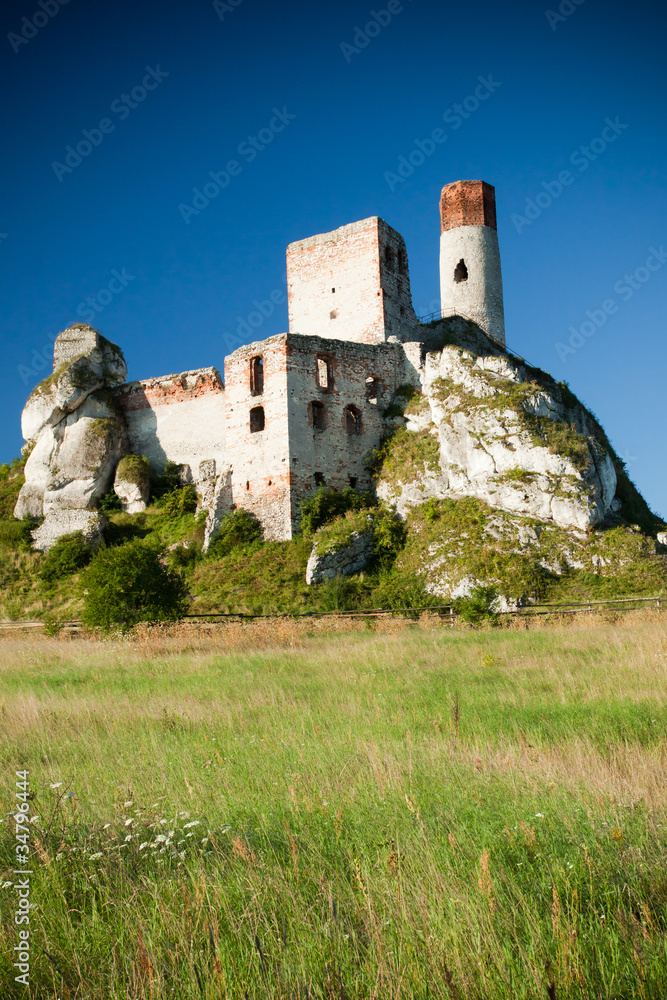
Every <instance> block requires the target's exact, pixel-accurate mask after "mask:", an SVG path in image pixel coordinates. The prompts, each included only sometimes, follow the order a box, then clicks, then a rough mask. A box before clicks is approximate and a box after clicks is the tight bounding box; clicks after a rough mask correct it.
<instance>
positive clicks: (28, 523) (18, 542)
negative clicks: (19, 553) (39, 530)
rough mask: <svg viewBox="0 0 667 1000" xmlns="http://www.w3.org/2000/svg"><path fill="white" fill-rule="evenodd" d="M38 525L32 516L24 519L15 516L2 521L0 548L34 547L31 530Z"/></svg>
mask: <svg viewBox="0 0 667 1000" xmlns="http://www.w3.org/2000/svg"><path fill="white" fill-rule="evenodd" d="M35 527H36V522H35V521H33V520H32V518H29V517H24V518H23V520H22V521H18V520H16V519H14V518H12V519H11V520H7V521H4V520H3V521H0V549H9V550H11V551H15V550H16V549H22V550H24V551H25V550H26V549H30V548H32V537H31V532H32V530H33V529H34V528H35Z"/></svg>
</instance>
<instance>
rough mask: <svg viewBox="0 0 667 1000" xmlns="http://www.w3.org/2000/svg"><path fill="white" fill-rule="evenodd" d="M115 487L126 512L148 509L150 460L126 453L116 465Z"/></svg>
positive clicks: (135, 512) (133, 512)
mask: <svg viewBox="0 0 667 1000" xmlns="http://www.w3.org/2000/svg"><path fill="white" fill-rule="evenodd" d="M113 489H114V493H115V494H116V496H117V497H118V498H119V500H120V501H121V503H122V504H123V510H124V511H125V513H126V514H139V513H140V512H141V511H142V510H146V504H147V503H148V497H149V495H150V491H151V467H150V463H149V462H148V460H147V459H145V458H144V457H143V456H142V455H124V456H123V457H122V458H121V460H120V462H119V463H118V466H117V467H116V476H115V478H114V482H113Z"/></svg>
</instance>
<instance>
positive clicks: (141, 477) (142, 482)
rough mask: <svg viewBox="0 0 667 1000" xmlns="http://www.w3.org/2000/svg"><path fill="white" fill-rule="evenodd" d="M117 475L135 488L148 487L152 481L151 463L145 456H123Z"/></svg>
mask: <svg viewBox="0 0 667 1000" xmlns="http://www.w3.org/2000/svg"><path fill="white" fill-rule="evenodd" d="M116 475H117V476H118V478H119V479H124V480H125V482H126V483H134V484H135V486H148V484H149V483H150V481H151V466H150V462H149V461H148V459H147V458H145V457H144V456H143V455H123V457H122V458H121V460H120V462H119V463H118V468H117V469H116ZM174 485H178V484H177V483H175V484H174ZM172 488H173V487H172Z"/></svg>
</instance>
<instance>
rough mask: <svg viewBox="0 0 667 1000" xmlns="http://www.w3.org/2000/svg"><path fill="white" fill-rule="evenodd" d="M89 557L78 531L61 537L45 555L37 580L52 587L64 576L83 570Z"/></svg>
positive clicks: (89, 554) (87, 548)
mask: <svg viewBox="0 0 667 1000" xmlns="http://www.w3.org/2000/svg"><path fill="white" fill-rule="evenodd" d="M90 557H91V552H90V548H89V547H88V545H86V543H85V542H84V540H83V537H82V535H81V534H80V533H79V532H78V531H75V532H73V533H72V534H70V535H63V536H62V537H61V538H59V539H58V541H57V542H56V543H55V545H53V546H52V548H50V549H49V551H48V552H47V553H46V555H45V557H44V562H43V563H42V565H41V567H40V570H39V578H40V580H42V582H43V583H46V584H48V585H49V586H52V585H53V584H56V583H58V581H59V580H61V579H62V578H63V577H64V576H71V575H72V573H77V572H78V571H79V570H80V569H83V567H84V566H86V565H87V564H88V563H89V562H90Z"/></svg>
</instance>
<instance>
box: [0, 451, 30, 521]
mask: <svg viewBox="0 0 667 1000" xmlns="http://www.w3.org/2000/svg"><path fill="white" fill-rule="evenodd" d="M26 459H27V455H21V456H20V457H19V458H13V459H12V460H11V462H9V463H7V462H5V463H3V464H2V465H0V517H2V518H11V517H13V516H14V507H15V506H16V501H17V500H18V498H19V492H20V490H21V487H22V486H23V484H24V482H25V476H24V474H23V467H24V465H25V463H26Z"/></svg>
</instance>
